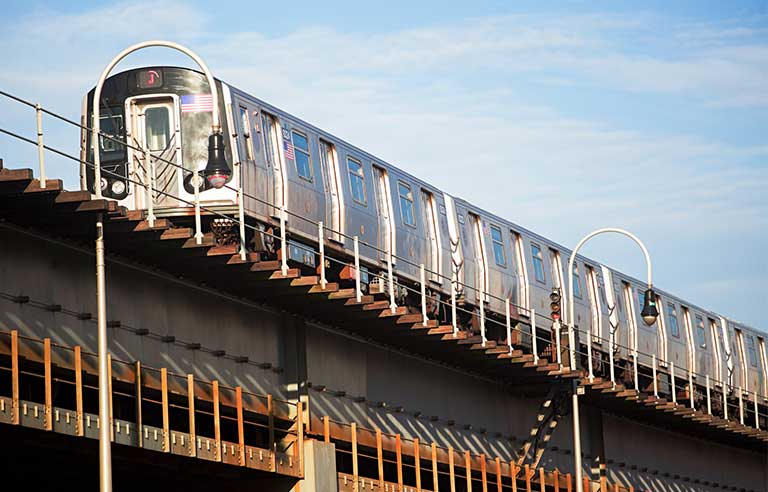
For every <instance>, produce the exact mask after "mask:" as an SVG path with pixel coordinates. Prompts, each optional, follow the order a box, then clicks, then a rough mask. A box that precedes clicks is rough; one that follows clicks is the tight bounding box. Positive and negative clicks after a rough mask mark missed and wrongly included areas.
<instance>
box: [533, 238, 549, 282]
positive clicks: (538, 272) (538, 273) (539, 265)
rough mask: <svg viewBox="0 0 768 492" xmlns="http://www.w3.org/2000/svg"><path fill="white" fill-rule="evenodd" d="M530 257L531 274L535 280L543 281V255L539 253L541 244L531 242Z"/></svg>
mask: <svg viewBox="0 0 768 492" xmlns="http://www.w3.org/2000/svg"><path fill="white" fill-rule="evenodd" d="M531 258H532V259H533V274H534V276H535V277H536V280H537V281H539V282H541V283H542V284H543V283H545V281H546V279H545V277H544V256H543V255H542V253H541V246H539V245H538V244H535V243H531Z"/></svg>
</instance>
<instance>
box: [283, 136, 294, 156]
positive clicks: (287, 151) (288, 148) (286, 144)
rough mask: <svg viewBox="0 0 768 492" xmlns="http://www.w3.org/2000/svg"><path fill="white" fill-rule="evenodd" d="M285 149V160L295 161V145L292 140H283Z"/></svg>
mask: <svg viewBox="0 0 768 492" xmlns="http://www.w3.org/2000/svg"><path fill="white" fill-rule="evenodd" d="M283 149H284V150H285V158H286V159H291V160H293V159H294V156H293V144H292V143H291V141H290V140H283Z"/></svg>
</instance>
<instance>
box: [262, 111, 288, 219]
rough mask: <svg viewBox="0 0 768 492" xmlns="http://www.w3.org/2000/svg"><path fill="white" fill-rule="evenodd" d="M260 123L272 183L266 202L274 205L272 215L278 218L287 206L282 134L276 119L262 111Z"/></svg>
mask: <svg viewBox="0 0 768 492" xmlns="http://www.w3.org/2000/svg"><path fill="white" fill-rule="evenodd" d="M261 123H262V124H261V127H262V136H263V138H264V154H265V156H266V160H267V172H268V175H269V178H268V179H269V180H270V181H271V182H272V186H268V187H267V188H268V189H267V193H268V195H267V200H268V201H270V202H271V203H272V204H274V210H273V211H272V215H273V216H275V217H278V216H279V210H280V207H282V206H283V205H285V206H286V207H287V206H288V202H287V201H286V195H287V190H286V183H287V182H288V180H287V178H286V176H285V165H284V162H285V161H284V157H283V150H282V149H283V145H282V132H281V130H280V123H279V122H278V120H277V118H276V117H274V116H272V115H271V114H269V113H266V112H264V111H262V112H261Z"/></svg>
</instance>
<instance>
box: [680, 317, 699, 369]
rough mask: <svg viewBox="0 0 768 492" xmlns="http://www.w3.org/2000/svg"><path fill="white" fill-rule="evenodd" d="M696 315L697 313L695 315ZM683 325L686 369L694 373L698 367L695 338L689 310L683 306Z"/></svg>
mask: <svg viewBox="0 0 768 492" xmlns="http://www.w3.org/2000/svg"><path fill="white" fill-rule="evenodd" d="M697 317H698V315H697ZM683 325H684V326H685V340H686V349H687V350H686V360H687V361H688V369H689V370H690V371H691V372H693V373H696V372H698V367H697V365H696V339H695V338H694V336H693V324H692V323H691V312H690V310H689V309H688V308H687V307H685V306H683Z"/></svg>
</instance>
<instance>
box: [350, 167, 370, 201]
mask: <svg viewBox="0 0 768 492" xmlns="http://www.w3.org/2000/svg"><path fill="white" fill-rule="evenodd" d="M347 169H348V170H349V186H350V188H351V189H352V199H353V200H354V201H356V202H357V203H359V204H360V205H364V206H367V205H368V198H367V196H366V193H365V175H364V174H363V165H362V164H361V163H360V161H358V160H357V159H355V158H354V157H347Z"/></svg>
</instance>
